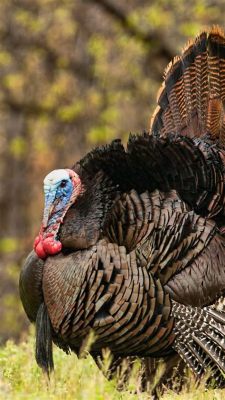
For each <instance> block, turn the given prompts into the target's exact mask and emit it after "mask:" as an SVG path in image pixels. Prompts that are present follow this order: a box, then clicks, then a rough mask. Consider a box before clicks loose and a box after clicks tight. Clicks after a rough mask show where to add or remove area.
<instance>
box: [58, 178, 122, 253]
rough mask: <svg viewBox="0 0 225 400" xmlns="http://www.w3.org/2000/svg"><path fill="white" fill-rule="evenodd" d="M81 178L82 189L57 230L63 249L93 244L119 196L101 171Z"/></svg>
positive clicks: (86, 246)
mask: <svg viewBox="0 0 225 400" xmlns="http://www.w3.org/2000/svg"><path fill="white" fill-rule="evenodd" d="M82 182H84V193H83V194H82V195H81V196H80V197H79V198H78V199H77V201H76V204H74V206H72V207H71V208H70V209H69V210H68V212H67V214H66V216H65V218H64V221H63V224H62V225H61V227H60V230H59V238H60V241H61V242H62V245H63V248H64V249H73V250H76V249H87V248H89V247H90V246H93V245H94V244H96V242H97V241H98V240H99V238H100V237H101V236H102V232H103V228H104V226H105V224H106V223H107V220H108V218H109V214H110V211H111V209H112V207H113V205H114V204H115V202H116V200H117V199H118V197H119V191H118V190H117V187H115V185H114V184H112V182H111V180H110V179H109V178H108V177H107V176H106V175H105V174H104V173H103V172H102V171H100V172H99V173H97V174H96V175H95V176H94V178H92V179H91V178H90V177H89V176H88V178H87V176H86V177H84V178H82Z"/></svg>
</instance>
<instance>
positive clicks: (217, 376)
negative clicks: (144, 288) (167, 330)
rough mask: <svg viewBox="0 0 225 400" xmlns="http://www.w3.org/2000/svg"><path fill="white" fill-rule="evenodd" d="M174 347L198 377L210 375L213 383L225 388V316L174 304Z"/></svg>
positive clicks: (208, 308)
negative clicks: (204, 374)
mask: <svg viewBox="0 0 225 400" xmlns="http://www.w3.org/2000/svg"><path fill="white" fill-rule="evenodd" d="M172 314H173V316H174V317H175V335H176V339H175V341H174V344H173V347H174V349H175V350H176V351H177V352H178V354H179V355H180V356H181V358H182V359H183V360H184V361H185V362H186V364H187V365H188V366H189V367H190V368H191V369H192V370H193V372H194V373H195V375H197V377H200V376H202V374H203V373H206V374H207V373H209V379H208V381H210V383H213V382H215V383H216V385H217V386H219V387H224V386H225V313H224V312H219V311H216V312H215V313H214V312H213V309H211V308H210V307H205V308H204V309H200V308H197V307H191V306H184V305H183V304H179V303H176V302H173V308H172Z"/></svg>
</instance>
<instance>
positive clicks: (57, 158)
mask: <svg viewBox="0 0 225 400" xmlns="http://www.w3.org/2000/svg"><path fill="white" fill-rule="evenodd" d="M224 12H225V2H223V1H222V0H214V1H213V0H190V1H188V2H187V1H186V0H151V1H150V0H128V1H120V0H32V1H30V0H1V1H0V282H1V286H0V287H1V290H0V320H1V324H0V342H4V341H5V340H6V339H7V338H9V337H14V338H16V339H17V338H19V337H20V336H21V334H22V332H24V331H25V330H26V327H27V325H28V323H27V321H26V317H25V316H24V313H23V311H22V307H21V304H20V301H19V296H18V288H17V286H18V276H19V271H20V268H21V264H22V262H23V260H24V257H25V256H26V254H27V252H28V251H29V250H30V249H31V248H32V242H33V238H34V236H35V235H36V234H37V232H38V230H39V226H40V221H41V214H42V207H43V195H42V181H43V177H44V176H45V175H46V174H47V173H48V172H49V171H50V170H52V169H54V168H63V167H67V166H70V165H72V164H73V163H74V162H75V161H77V160H78V159H79V158H80V157H81V156H83V155H84V153H85V152H87V151H88V150H89V149H91V148H92V147H93V146H95V145H98V144H100V143H105V142H108V141H110V140H111V139H113V138H118V137H120V138H121V139H122V140H123V141H125V140H126V138H127V136H128V134H129V133H130V132H133V133H136V132H141V131H143V130H148V125H149V118H150V115H151V112H152V110H153V109H154V106H155V99H156V93H157V89H158V88H159V85H160V82H161V80H162V76H163V71H164V68H165V66H166V65H167V63H168V62H169V61H170V59H171V58H172V57H173V56H174V55H175V54H177V53H179V52H180V51H181V49H182V47H183V46H184V44H185V43H186V42H187V40H188V39H189V38H191V37H193V36H194V35H196V34H197V33H198V32H199V31H200V30H202V29H204V28H205V27H207V26H210V25H212V24H220V25H221V26H222V27H223V25H224V21H223V19H224V17H223V16H224Z"/></svg>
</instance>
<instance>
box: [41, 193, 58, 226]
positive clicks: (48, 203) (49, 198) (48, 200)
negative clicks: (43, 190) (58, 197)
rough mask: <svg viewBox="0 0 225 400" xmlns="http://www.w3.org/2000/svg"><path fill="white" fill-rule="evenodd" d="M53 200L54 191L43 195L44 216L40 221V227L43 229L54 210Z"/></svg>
mask: <svg viewBox="0 0 225 400" xmlns="http://www.w3.org/2000/svg"><path fill="white" fill-rule="evenodd" d="M54 200H55V191H53V192H48V193H47V194H46V195H45V208H44V215H43V219H42V227H43V229H45V228H47V226H48V221H49V218H50V217H51V214H52V211H53V209H54Z"/></svg>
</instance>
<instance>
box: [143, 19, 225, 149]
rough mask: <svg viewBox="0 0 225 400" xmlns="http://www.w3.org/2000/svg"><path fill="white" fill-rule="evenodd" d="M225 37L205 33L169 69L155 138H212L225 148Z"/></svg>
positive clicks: (217, 32) (161, 92)
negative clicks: (180, 136) (207, 135)
mask: <svg viewBox="0 0 225 400" xmlns="http://www.w3.org/2000/svg"><path fill="white" fill-rule="evenodd" d="M224 100H225V35H224V33H223V32H222V30H221V29H220V28H219V27H213V28H212V29H211V30H210V31H209V32H202V33H201V34H200V36H198V37H197V38H196V39H195V41H193V42H190V43H189V44H188V45H187V47H186V48H185V49H184V51H183V53H182V55H181V56H179V57H176V58H175V59H174V60H173V61H172V62H171V63H170V64H169V65H168V67H167V68H166V71H165V76H164V82H163V84H162V87H161V88H160V90H159V93H158V101H157V103H158V106H157V108H156V110H155V112H154V114H153V117H152V119H151V126H150V131H151V132H152V134H153V135H160V136H162V137H165V136H167V135H168V134H170V133H177V134H180V135H184V136H188V137H191V138H192V137H201V136H204V135H205V134H209V135H210V137H211V139H213V140H218V141H219V143H220V145H221V146H222V147H225V117H224V107H223V102H224Z"/></svg>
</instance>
